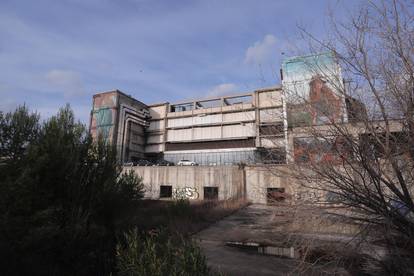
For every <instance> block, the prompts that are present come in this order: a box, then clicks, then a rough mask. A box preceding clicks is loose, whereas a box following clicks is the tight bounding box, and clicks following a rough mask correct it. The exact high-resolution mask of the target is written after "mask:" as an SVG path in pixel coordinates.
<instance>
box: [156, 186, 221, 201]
mask: <svg viewBox="0 0 414 276" xmlns="http://www.w3.org/2000/svg"><path fill="white" fill-rule="evenodd" d="M184 189H188V191H184V193H180V195H179V197H180V198H186V197H187V198H188V199H198V193H197V191H196V189H194V188H184ZM203 192H204V199H205V200H218V187H208V186H206V187H203ZM195 193H197V197H195V196H194V194H195ZM174 197H177V195H174V194H173V188H172V186H171V185H161V186H160V198H174Z"/></svg>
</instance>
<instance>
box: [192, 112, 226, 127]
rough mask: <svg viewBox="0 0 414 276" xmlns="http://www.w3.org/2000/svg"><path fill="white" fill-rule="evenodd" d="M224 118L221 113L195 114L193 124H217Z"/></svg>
mask: <svg viewBox="0 0 414 276" xmlns="http://www.w3.org/2000/svg"><path fill="white" fill-rule="evenodd" d="M221 120H222V117H221V114H212V115H205V116H194V117H193V124H195V125H202V124H215V123H220V122H221Z"/></svg>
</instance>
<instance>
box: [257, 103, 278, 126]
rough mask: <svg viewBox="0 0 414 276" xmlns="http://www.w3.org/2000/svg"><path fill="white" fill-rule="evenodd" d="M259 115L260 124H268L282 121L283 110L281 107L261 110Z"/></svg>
mask: <svg viewBox="0 0 414 276" xmlns="http://www.w3.org/2000/svg"><path fill="white" fill-rule="evenodd" d="M259 113H260V115H259V116H260V122H261V123H269V122H276V121H282V120H283V109H282V108H281V107H280V108H268V109H261V110H260V111H259Z"/></svg>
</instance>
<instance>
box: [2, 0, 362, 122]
mask: <svg viewBox="0 0 414 276" xmlns="http://www.w3.org/2000/svg"><path fill="white" fill-rule="evenodd" d="M357 4H358V0H352V1H343V0H342V1H341V0H331V1H328V0H325V1H323V0H313V1H309V0H289V1H282V0H280V1H277V0H269V1H266V0H251V1H250V0H234V1H233V0H204V1H197V0H191V1H190V0H174V1H173V0H162V1H161V0H148V1H146V0H36V1H30V0H27V1H20V0H1V1H0V65H1V74H0V97H1V98H0V110H2V111H9V110H11V109H13V108H15V107H16V106H17V105H19V104H23V103H25V104H26V105H28V106H29V107H30V108H31V109H34V110H37V111H38V112H40V113H41V115H42V117H43V118H47V117H48V116H50V115H51V114H54V113H55V112H56V111H57V110H58V108H59V107H60V106H62V105H64V104H65V103H70V104H71V106H72V108H73V109H74V111H75V113H76V116H77V117H78V118H79V119H80V120H82V121H83V122H85V123H86V122H87V121H88V117H89V112H90V109H91V102H92V95H93V94H95V93H97V92H100V91H107V90H112V89H120V90H121V91H123V92H125V93H127V94H130V95H132V96H133V97H135V98H137V99H139V100H141V101H143V102H144V103H147V104H150V103H156V102H164V101H169V102H174V101H178V100H184V99H190V98H199V97H207V96H212V95H220V94H231V93H237V92H245V91H251V90H254V89H256V88H259V87H266V86H272V85H275V84H279V83H280V80H279V68H280V64H281V61H282V60H283V58H284V56H287V55H292V54H295V53H296V52H295V51H297V49H298V48H299V49H301V48H302V47H301V46H300V45H302V43H303V42H302V41H301V40H300V39H299V35H298V28H297V26H298V25H301V26H306V28H308V29H309V30H310V31H311V32H312V33H314V34H315V35H317V36H319V37H323V36H324V34H325V30H326V29H327V27H326V24H327V23H328V21H329V20H328V19H327V13H328V11H329V10H333V11H335V12H337V13H338V14H339V15H338V16H345V15H346V12H348V11H349V10H352V9H355V7H356V6H357Z"/></svg>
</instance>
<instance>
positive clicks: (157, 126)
mask: <svg viewBox="0 0 414 276" xmlns="http://www.w3.org/2000/svg"><path fill="white" fill-rule="evenodd" d="M163 129H164V120H161V121H150V125H149V128H148V130H150V131H154V130H163Z"/></svg>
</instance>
